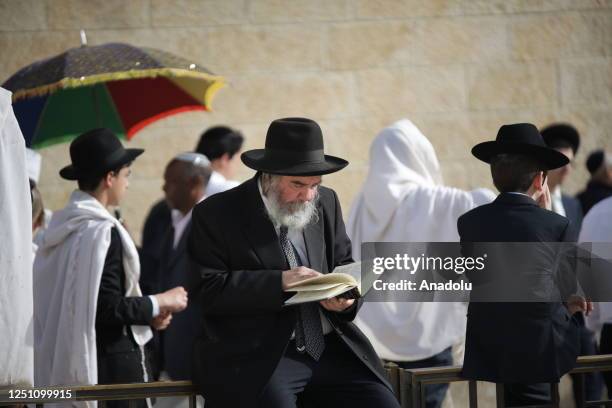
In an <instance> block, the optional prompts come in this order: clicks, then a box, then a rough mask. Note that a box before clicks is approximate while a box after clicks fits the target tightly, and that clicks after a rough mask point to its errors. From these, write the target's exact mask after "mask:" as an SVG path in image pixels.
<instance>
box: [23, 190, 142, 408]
mask: <svg viewBox="0 0 612 408" xmlns="http://www.w3.org/2000/svg"><path fill="white" fill-rule="evenodd" d="M112 227H115V228H117V230H118V232H119V235H120V236H121V243H122V245H123V267H124V270H125V275H126V293H125V295H126V296H141V295H142V293H141V291H140V287H139V285H138V279H139V276H140V264H139V259H138V253H137V251H136V247H135V245H134V242H133V241H132V239H131V237H130V236H129V234H128V233H127V231H126V230H125V228H123V226H122V225H121V224H120V223H119V222H118V221H117V220H116V219H115V218H114V217H112V216H111V214H110V213H109V212H108V211H107V210H106V209H105V208H104V207H103V206H102V204H100V202H98V201H97V200H96V199H95V198H93V197H92V196H90V195H89V194H87V193H84V192H82V191H79V190H76V191H74V192H73V193H72V195H71V197H70V201H69V203H68V205H67V206H66V207H65V208H64V209H62V210H60V211H58V212H56V213H54V214H53V218H52V219H51V223H50V224H49V227H48V228H47V230H46V231H45V233H44V235H43V239H42V243H41V246H40V248H39V249H38V252H37V255H36V260H35V262H34V295H35V299H36V304H35V310H34V322H35V326H34V328H35V330H34V333H35V338H36V342H35V355H34V357H35V367H36V371H35V384H36V386H37V387H41V386H50V385H86V384H96V383H97V380H98V368H97V355H96V330H95V323H96V305H97V301H98V291H99V287H100V280H101V277H102V270H103V267H104V261H105V259H106V254H107V252H108V248H109V246H110V239H111V238H110V237H111V228H112ZM131 329H132V333H133V334H134V338H135V340H136V342H137V343H138V344H139V345H140V346H143V345H144V344H145V343H146V342H147V341H149V340H150V339H151V337H152V332H151V328H150V327H149V326H131ZM143 379H144V378H143ZM70 406H85V404H84V403H72V404H71V405H70ZM87 406H90V407H92V406H95V403H93V402H90V403H88V405H87Z"/></svg>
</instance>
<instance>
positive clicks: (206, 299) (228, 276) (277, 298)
mask: <svg viewBox="0 0 612 408" xmlns="http://www.w3.org/2000/svg"><path fill="white" fill-rule="evenodd" d="M204 204H206V203H205V202H204V203H202V205H198V206H196V207H195V208H194V210H193V218H192V226H191V231H190V234H189V241H188V244H187V245H188V247H187V248H188V252H189V255H190V256H191V258H192V259H193V260H194V262H195V264H196V265H197V266H199V268H198V271H197V272H196V273H199V274H200V277H201V279H200V285H199V290H198V293H199V296H200V298H201V299H200V300H201V302H202V305H203V308H204V310H205V311H206V313H207V314H211V315H256V314H261V313H273V312H278V311H280V310H281V308H282V305H283V301H284V296H283V295H284V292H283V290H282V270H280V269H279V270H268V269H259V270H258V269H255V270H235V269H231V268H230V260H229V258H228V257H229V256H230V254H231V252H232V249H231V248H230V245H231V243H230V242H226V241H225V240H224V237H223V235H222V233H221V231H223V229H222V228H221V226H220V225H217V222H216V221H217V220H216V219H215V217H211V216H210V214H207V211H206V210H207V207H206V206H205V205H204Z"/></svg>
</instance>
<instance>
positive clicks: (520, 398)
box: [504, 383, 551, 407]
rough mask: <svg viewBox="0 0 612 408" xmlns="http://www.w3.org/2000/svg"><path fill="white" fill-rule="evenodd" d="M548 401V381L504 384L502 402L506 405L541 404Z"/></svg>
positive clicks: (549, 399) (549, 396) (549, 395)
mask: <svg viewBox="0 0 612 408" xmlns="http://www.w3.org/2000/svg"><path fill="white" fill-rule="evenodd" d="M550 401H551V394H550V383H535V384H504V403H505V405H506V406H507V407H520V406H524V405H543V404H548V403H550Z"/></svg>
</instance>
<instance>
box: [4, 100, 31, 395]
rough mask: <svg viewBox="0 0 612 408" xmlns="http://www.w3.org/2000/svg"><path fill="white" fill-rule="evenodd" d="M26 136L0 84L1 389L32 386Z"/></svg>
mask: <svg viewBox="0 0 612 408" xmlns="http://www.w3.org/2000/svg"><path fill="white" fill-rule="evenodd" d="M25 155H26V153H25V139H24V138H23V135H22V134H21V130H20V129H19V125H18V124H17V119H15V114H14V113H13V109H12V107H11V93H10V92H9V91H7V90H6V89H4V88H0V197H2V199H0V225H2V239H1V240H0V388H4V387H7V386H8V387H11V388H15V387H30V386H32V383H33V377H34V373H33V371H34V362H33V358H34V355H33V349H32V343H33V331H32V208H31V200H30V193H29V189H28V176H27V174H26V166H25V161H26V159H25Z"/></svg>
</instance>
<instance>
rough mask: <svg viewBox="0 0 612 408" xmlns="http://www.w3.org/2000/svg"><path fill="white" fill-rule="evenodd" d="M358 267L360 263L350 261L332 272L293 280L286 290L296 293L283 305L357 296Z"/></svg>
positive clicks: (358, 294)
mask: <svg viewBox="0 0 612 408" xmlns="http://www.w3.org/2000/svg"><path fill="white" fill-rule="evenodd" d="M360 269H361V266H360V263H352V264H348V265H342V266H339V267H337V268H335V269H334V271H333V272H332V273H328V274H325V275H320V276H316V277H314V278H309V279H304V280H303V281H299V282H295V283H293V284H291V285H289V287H288V288H287V292H296V293H295V295H293V296H292V297H291V298H289V299H287V300H286V301H285V305H287V306H288V305H297V304H300V303H307V302H318V301H321V300H325V299H330V298H333V297H335V296H339V297H346V298H349V299H354V298H358V297H360V293H361V292H360V285H359V275H360Z"/></svg>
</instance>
